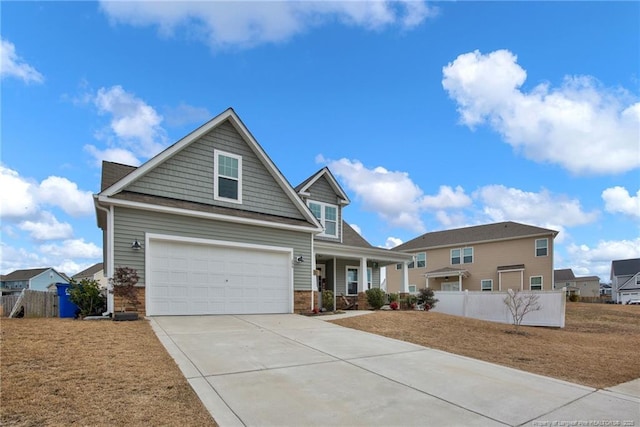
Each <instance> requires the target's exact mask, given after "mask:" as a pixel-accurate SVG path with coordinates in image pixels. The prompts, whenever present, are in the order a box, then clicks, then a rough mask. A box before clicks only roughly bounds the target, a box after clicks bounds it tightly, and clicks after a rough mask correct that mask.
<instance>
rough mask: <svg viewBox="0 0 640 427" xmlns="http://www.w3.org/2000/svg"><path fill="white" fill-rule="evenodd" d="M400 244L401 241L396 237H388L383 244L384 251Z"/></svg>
mask: <svg viewBox="0 0 640 427" xmlns="http://www.w3.org/2000/svg"><path fill="white" fill-rule="evenodd" d="M402 243H403V242H402V239H399V238H397V237H392V236H389V237H387V240H386V241H385V242H384V247H385V248H386V249H393V248H395V247H396V246H399V245H401V244H402Z"/></svg>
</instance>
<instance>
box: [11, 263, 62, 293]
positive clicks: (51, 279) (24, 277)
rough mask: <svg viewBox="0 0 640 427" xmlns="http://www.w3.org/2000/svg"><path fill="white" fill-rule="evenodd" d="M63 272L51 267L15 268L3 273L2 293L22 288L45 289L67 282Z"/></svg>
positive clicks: (17, 290) (14, 291)
mask: <svg viewBox="0 0 640 427" xmlns="http://www.w3.org/2000/svg"><path fill="white" fill-rule="evenodd" d="M68 282H69V278H68V277H67V276H66V275H65V274H64V273H58V272H57V271H56V270H55V269H53V268H51V267H44V268H31V269H26V270H15V271H13V272H11V273H9V274H6V275H3V276H2V279H1V288H2V292H3V293H18V292H21V291H22V290H23V289H31V290H35V291H46V290H47V287H48V286H49V285H52V284H56V283H68Z"/></svg>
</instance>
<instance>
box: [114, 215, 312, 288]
mask: <svg viewBox="0 0 640 427" xmlns="http://www.w3.org/2000/svg"><path fill="white" fill-rule="evenodd" d="M114 228H115V234H114V259H115V263H114V264H115V265H114V266H115V267H125V266H126V267H132V268H135V269H136V270H137V271H138V275H139V276H140V284H144V283H145V274H144V273H145V271H144V267H145V265H144V261H145V260H144V258H145V250H146V248H144V247H143V249H142V250H141V251H134V250H132V249H131V242H132V241H133V240H135V239H138V240H139V241H140V242H141V243H142V242H144V236H145V233H157V234H169V235H177V236H185V237H194V238H201V239H209V240H218V241H231V242H237V243H251V244H258V245H268V246H281V247H285V248H293V251H294V256H299V255H302V256H303V257H304V258H305V259H306V260H311V251H312V250H311V245H312V235H311V234H310V233H305V232H298V231H291V230H281V229H274V228H266V227H258V226H253V225H247V224H235V223H229V222H222V221H214V220H208V219H204V218H192V217H186V216H181V215H173V214H169V213H159V212H149V211H140V210H135V209H129V208H121V207H116V208H115V214H114ZM311 264H312V263H311V262H310V261H309V262H304V263H300V264H295V265H293V264H292V265H293V273H294V275H293V283H294V290H310V289H311V277H312V276H311Z"/></svg>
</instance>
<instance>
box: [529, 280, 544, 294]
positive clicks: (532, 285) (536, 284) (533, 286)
mask: <svg viewBox="0 0 640 427" xmlns="http://www.w3.org/2000/svg"><path fill="white" fill-rule="evenodd" d="M529 289H530V290H532V291H541V290H542V276H531V277H530V278H529Z"/></svg>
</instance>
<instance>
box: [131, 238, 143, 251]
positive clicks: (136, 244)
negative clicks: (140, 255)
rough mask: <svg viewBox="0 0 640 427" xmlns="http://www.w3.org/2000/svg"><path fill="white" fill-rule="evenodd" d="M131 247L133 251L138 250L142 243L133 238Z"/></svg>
mask: <svg viewBox="0 0 640 427" xmlns="http://www.w3.org/2000/svg"><path fill="white" fill-rule="evenodd" d="M131 249H133V250H134V251H139V250H140V249H142V245H141V244H140V242H138V239H135V240H134V241H133V242H132V243H131Z"/></svg>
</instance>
